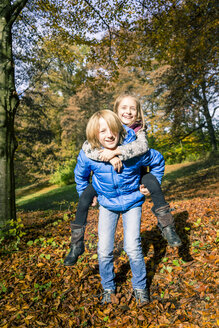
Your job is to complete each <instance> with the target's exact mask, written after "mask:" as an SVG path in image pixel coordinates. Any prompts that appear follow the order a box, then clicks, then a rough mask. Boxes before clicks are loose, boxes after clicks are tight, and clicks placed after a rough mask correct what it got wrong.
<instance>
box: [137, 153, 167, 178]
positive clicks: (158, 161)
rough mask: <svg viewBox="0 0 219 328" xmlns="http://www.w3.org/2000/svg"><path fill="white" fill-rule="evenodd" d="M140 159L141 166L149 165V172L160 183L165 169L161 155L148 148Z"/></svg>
mask: <svg viewBox="0 0 219 328" xmlns="http://www.w3.org/2000/svg"><path fill="white" fill-rule="evenodd" d="M142 160H143V161H142V163H143V166H149V169H150V173H151V174H153V175H154V176H155V177H156V178H157V180H158V182H159V183H160V184H161V181H162V178H163V175H164V170H165V161H164V158H163V155H161V153H160V152H159V151H157V150H155V149H150V150H148V151H147V153H146V154H145V155H143V156H142Z"/></svg>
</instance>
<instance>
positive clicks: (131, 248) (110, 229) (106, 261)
mask: <svg viewBox="0 0 219 328" xmlns="http://www.w3.org/2000/svg"><path fill="white" fill-rule="evenodd" d="M121 214H122V219H123V232H124V250H125V252H126V253H127V255H128V257H129V262H130V266H131V271H132V286H133V289H143V288H145V287H146V266H145V261H144V257H143V254H142V248H141V237H140V226H141V206H139V207H135V208H132V209H130V210H128V211H124V212H121ZM119 215H120V212H114V211H109V210H107V209H106V208H105V207H103V206H100V209H99V224H98V238H99V240H98V258H99V271H100V276H101V283H102V286H103V289H113V290H115V282H114V278H115V274H114V266H113V249H114V237H115V231H116V226H117V222H118V219H119Z"/></svg>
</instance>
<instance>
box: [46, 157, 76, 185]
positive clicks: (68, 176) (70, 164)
mask: <svg viewBox="0 0 219 328" xmlns="http://www.w3.org/2000/svg"><path fill="white" fill-rule="evenodd" d="M75 165H76V159H71V160H68V161H66V162H65V163H64V164H62V165H59V166H58V168H57V170H56V172H55V173H54V174H53V175H52V177H51V178H50V180H49V182H51V183H53V184H57V185H59V186H64V185H69V184H72V183H73V182H74V168H75Z"/></svg>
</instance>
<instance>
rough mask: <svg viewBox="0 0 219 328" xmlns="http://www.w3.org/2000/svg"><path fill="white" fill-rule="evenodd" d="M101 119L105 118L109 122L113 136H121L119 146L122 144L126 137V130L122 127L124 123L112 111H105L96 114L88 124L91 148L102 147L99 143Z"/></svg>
mask: <svg viewBox="0 0 219 328" xmlns="http://www.w3.org/2000/svg"><path fill="white" fill-rule="evenodd" d="M100 118H103V119H104V120H105V121H106V122H107V124H108V126H109V128H110V130H111V132H112V133H113V134H117V133H118V134H119V144H121V143H122V141H123V139H124V137H125V135H126V130H125V129H124V127H123V126H122V123H121V122H120V120H119V118H118V116H117V115H116V114H115V113H113V112H112V111H111V110H108V109H104V110H100V111H98V112H96V113H94V114H93V115H92V116H91V118H90V119H89V121H88V123H87V128H86V136H87V140H88V142H89V143H90V145H91V147H92V148H100V147H101V144H100V142H99V129H100V123H99V120H100Z"/></svg>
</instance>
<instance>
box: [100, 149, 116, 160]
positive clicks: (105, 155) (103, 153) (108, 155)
mask: <svg viewBox="0 0 219 328" xmlns="http://www.w3.org/2000/svg"><path fill="white" fill-rule="evenodd" d="M116 155H117V154H116V152H115V151H114V150H110V149H105V148H104V149H101V150H100V151H99V158H100V160H101V161H103V162H109V161H110V160H111V159H112V158H113V157H115V156H116Z"/></svg>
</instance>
